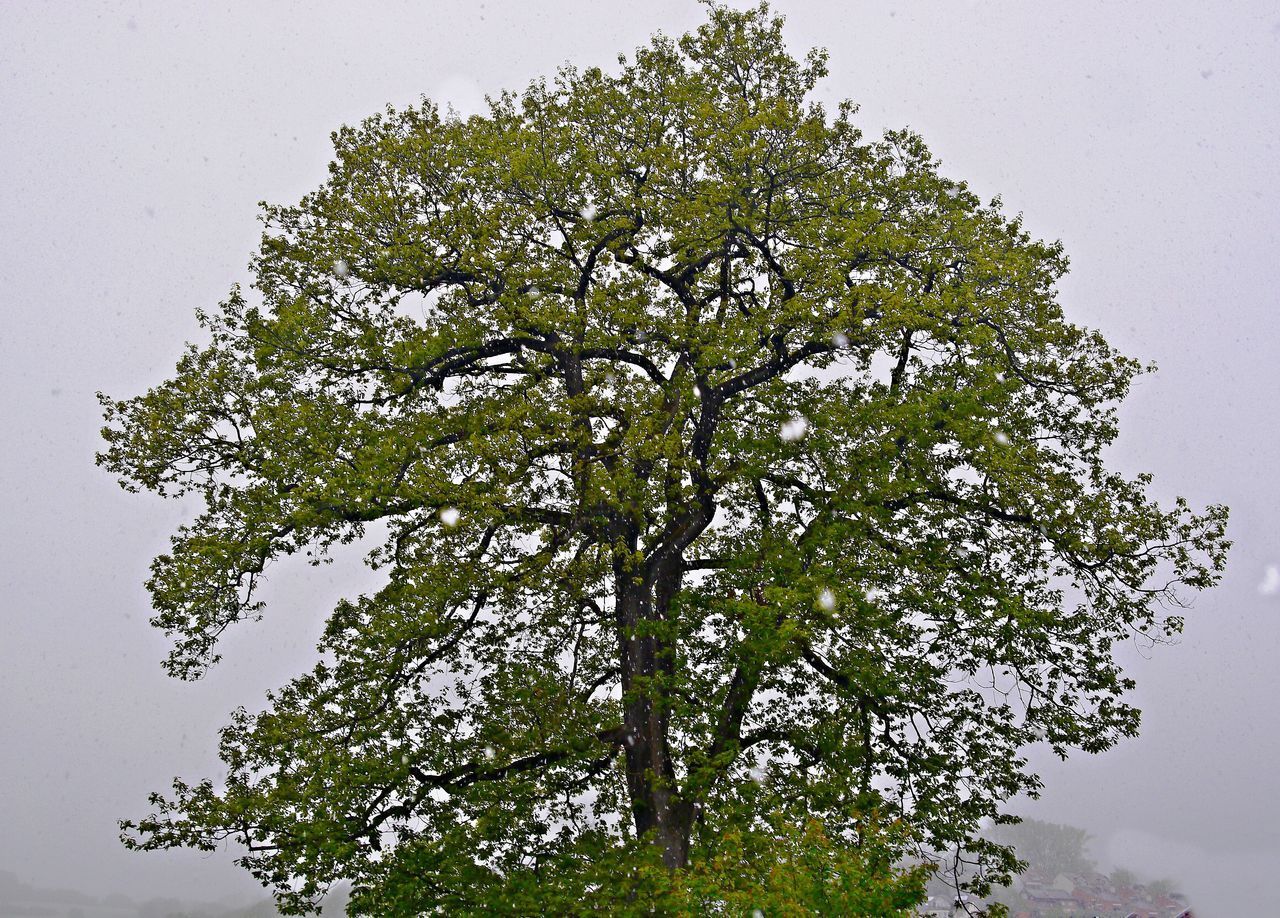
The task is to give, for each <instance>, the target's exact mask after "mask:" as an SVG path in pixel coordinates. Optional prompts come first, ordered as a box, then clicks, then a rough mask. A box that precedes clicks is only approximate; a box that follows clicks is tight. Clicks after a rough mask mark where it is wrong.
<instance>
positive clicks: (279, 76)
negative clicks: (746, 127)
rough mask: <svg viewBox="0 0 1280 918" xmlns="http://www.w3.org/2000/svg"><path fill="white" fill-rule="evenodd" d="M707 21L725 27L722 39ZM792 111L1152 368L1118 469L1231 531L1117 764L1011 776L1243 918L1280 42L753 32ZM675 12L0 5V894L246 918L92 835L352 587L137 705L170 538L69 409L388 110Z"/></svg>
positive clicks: (1099, 12) (1047, 808) (1275, 617)
mask: <svg viewBox="0 0 1280 918" xmlns="http://www.w3.org/2000/svg"><path fill="white" fill-rule="evenodd" d="M734 5H740V4H737V3H735V4H734ZM774 6H775V9H777V10H779V11H780V12H783V13H784V14H785V15H786V16H787V20H788V28H787V38H788V41H789V43H790V47H791V50H792V52H793V53H795V54H797V55H799V54H802V53H803V52H804V51H805V50H807V49H808V48H810V47H812V46H815V45H822V46H825V47H827V48H828V49H829V50H830V54H831V75H830V76H829V77H828V78H827V80H826V81H825V82H824V84H823V86H822V92H821V95H822V97H823V98H824V99H827V100H829V101H835V100H837V99H840V98H845V97H848V98H852V99H853V100H855V101H857V102H858V103H860V104H861V106H862V107H861V112H860V116H859V121H860V124H861V125H862V127H863V128H864V130H865V131H866V133H867V134H869V135H878V134H879V133H880V131H881V130H883V129H884V128H892V127H902V126H910V127H912V128H914V129H916V130H917V131H919V132H920V133H921V134H922V135H923V136H924V138H925V140H926V141H927V142H928V144H929V145H930V147H931V149H932V150H933V151H934V153H935V154H936V155H937V156H939V157H940V158H941V160H942V161H943V171H944V172H945V173H946V174H947V175H949V176H951V177H954V178H959V179H964V180H967V181H969V182H970V184H971V186H972V187H973V189H974V190H975V191H976V192H978V193H979V194H980V195H982V196H983V197H984V198H989V197H991V196H994V195H996V194H999V195H1001V196H1002V197H1003V200H1004V202H1005V204H1006V207H1007V209H1008V210H1009V211H1010V212H1022V213H1023V214H1024V215H1025V219H1026V223H1027V226H1028V228H1029V229H1030V230H1031V231H1032V232H1033V233H1035V234H1037V235H1039V236H1041V237H1047V238H1050V239H1055V238H1060V239H1062V240H1063V242H1064V244H1065V246H1066V250H1067V252H1068V253H1069V255H1070V256H1071V259H1072V271H1071V274H1070V275H1069V277H1068V278H1067V279H1066V281H1065V283H1064V284H1063V285H1062V297H1061V300H1062V303H1063V305H1064V308H1065V310H1066V312H1067V315H1068V316H1069V317H1070V318H1072V319H1073V320H1074V321H1076V322H1079V323H1082V324H1086V325H1090V326H1094V327H1097V328H1100V329H1101V330H1102V331H1103V332H1104V333H1105V334H1106V335H1107V337H1108V339H1109V340H1110V341H1111V342H1112V343H1113V344H1114V345H1116V346H1117V347H1119V348H1120V349H1121V350H1122V351H1124V352H1125V353H1128V354H1131V355H1133V356H1136V357H1139V358H1141V359H1143V360H1154V361H1156V362H1157V363H1158V364H1159V367H1160V371H1159V372H1158V373H1157V374H1155V375H1151V376H1147V377H1144V378H1143V379H1142V380H1141V381H1140V382H1139V384H1138V385H1137V387H1136V389H1135V391H1134V393H1133V395H1132V397H1131V398H1130V400H1129V401H1128V402H1127V403H1126V406H1125V408H1124V409H1123V411H1122V429H1121V438H1120V442H1119V444H1118V446H1117V448H1116V449H1114V450H1113V451H1112V453H1111V463H1112V465H1113V467H1115V468H1116V469H1118V470H1120V471H1123V472H1126V473H1129V474H1132V473H1135V472H1138V471H1144V470H1146V471H1151V472H1153V473H1155V475H1156V483H1155V493H1156V494H1157V495H1158V496H1160V497H1161V498H1162V499H1163V500H1166V501H1167V500H1169V499H1170V498H1172V496H1173V495H1175V494H1183V495H1185V496H1186V497H1187V498H1188V499H1190V500H1191V502H1192V504H1193V505H1196V506H1203V505H1204V504H1206V503H1210V502H1224V503H1227V504H1229V505H1230V506H1231V508H1232V524H1231V528H1230V536H1231V537H1232V538H1233V539H1234V540H1235V543H1236V544H1235V548H1234V549H1233V552H1232V555H1231V559H1230V563H1229V567H1228V573H1227V577H1226V578H1225V580H1224V583H1223V585H1222V586H1221V587H1220V588H1218V589H1217V590H1214V591H1212V592H1210V593H1207V594H1204V595H1202V596H1200V597H1199V598H1198V599H1197V601H1196V603H1195V605H1194V607H1193V608H1192V609H1191V610H1190V611H1189V612H1188V614H1187V626H1186V631H1185V634H1184V635H1183V638H1182V640H1181V642H1180V643H1179V644H1178V645H1176V646H1168V647H1156V648H1154V649H1152V650H1150V651H1147V650H1145V649H1143V648H1139V647H1131V648H1126V649H1125V650H1124V651H1123V654H1124V658H1125V660H1126V661H1127V663H1128V666H1129V669H1130V672H1131V673H1132V674H1133V675H1134V676H1135V678H1137V680H1138V682H1139V689H1138V691H1137V693H1136V695H1135V698H1136V701H1137V703H1138V705H1139V706H1140V707H1142V708H1143V709H1144V711H1145V716H1144V722H1143V731H1142V736H1141V737H1140V738H1139V739H1136V740H1133V741H1129V742H1127V743H1125V744H1123V745H1121V746H1120V747H1118V748H1116V749H1115V750H1113V751H1110V752H1108V753H1105V754H1103V755H1100V756H1088V755H1085V754H1083V753H1081V754H1079V755H1077V756H1075V757H1073V758H1071V759H1070V760H1068V761H1067V762H1065V763H1061V762H1057V761H1056V760H1052V759H1048V758H1039V759H1037V761H1036V764H1037V765H1038V766H1039V767H1041V768H1042V774H1043V776H1044V779H1045V784H1046V789H1045V791H1044V795H1043V799H1042V800H1040V801H1038V802H1034V803H1032V802H1025V803H1023V804H1021V805H1020V809H1021V811H1022V812H1025V813H1027V814H1028V815H1033V816H1036V817H1038V818H1041V819H1047V820H1053V821H1058V822H1065V823H1071V824H1073V825H1077V826H1080V827H1082V828H1086V829H1088V830H1089V831H1090V832H1091V833H1093V835H1094V836H1095V838H1096V839H1097V842H1098V846H1099V851H1100V852H1101V853H1102V854H1103V855H1104V856H1105V857H1106V858H1108V859H1109V860H1111V861H1112V862H1114V863H1116V864H1119V865H1123V866H1126V867H1128V868H1130V869H1132V870H1134V871H1136V872H1138V873H1140V874H1145V875H1147V876H1150V877H1156V876H1167V877H1170V878H1173V879H1174V880H1175V881H1176V882H1177V884H1178V885H1179V886H1180V887H1181V888H1182V889H1183V890H1184V891H1185V892H1186V893H1187V894H1188V895H1189V896H1190V898H1191V901H1192V902H1193V903H1194V904H1195V906H1196V912H1197V914H1198V915H1208V916H1211V918H1212V916H1215V915H1217V916H1231V915H1245V914H1262V913H1265V912H1266V911H1267V910H1268V906H1267V905H1264V903H1270V904H1271V906H1274V903H1275V902H1276V901H1277V893H1276V892H1273V891H1272V885H1271V884H1273V883H1274V882H1275V881H1274V879H1273V878H1274V877H1275V876H1277V869H1278V868H1280V768H1277V767H1276V762H1277V761H1278V760H1280V737H1278V735H1277V730H1276V725H1277V717H1276V708H1275V696H1276V694H1277V688H1278V687H1280V676H1278V675H1277V673H1276V666H1275V662H1274V660H1275V652H1276V648H1277V647H1278V646H1280V576H1277V574H1276V573H1275V571H1274V569H1270V568H1271V566H1272V565H1280V533H1278V532H1277V525H1276V524H1277V520H1280V476H1277V470H1280V429H1278V427H1277V421H1276V416H1277V415H1276V405H1277V395H1278V394H1280V321H1278V320H1277V316H1278V315H1280V313H1278V308H1280V303H1277V293H1276V289H1277V287H1276V283H1275V281H1274V278H1273V274H1272V272H1273V270H1274V269H1275V264H1276V261H1277V256H1278V254H1280V238H1278V236H1280V234H1278V232H1277V230H1278V228H1280V192H1278V191H1277V189H1278V188H1280V174H1278V173H1280V156H1278V155H1277V153H1278V151H1277V146H1276V145H1277V142H1278V141H1280V106H1278V105H1277V104H1276V100H1277V97H1278V95H1280V93H1278V90H1280V79H1278V78H1280V10H1278V9H1277V7H1276V6H1275V4H1273V3H1263V2H1239V0H1224V2H1221V3H1216V4H1201V3H1191V2H1187V0H1182V2H1177V3H1170V2H1155V0H1144V2H1130V3H1125V4H1116V3H1100V2H1073V3H1065V2H1064V3H1060V4H1058V5H1056V6H1050V5H1047V4H1039V3H1028V2H1021V3H1018V2H955V0H946V2H943V0H938V2H911V3H901V4H891V3H849V2H835V0H823V2H816V0H815V2H800V0H790V2H777V3H775V4H774ZM703 18H704V14H703V10H702V8H701V7H700V6H699V5H698V4H697V3H695V2H693V0H679V2H674V0H655V2H649V3H646V4H616V5H615V4H600V3H599V2H586V0H583V2H578V0H574V2H570V0H553V2H545V3H539V4H527V3H517V2H514V0H487V2H484V3H472V2H456V0H447V2H446V0H430V2H428V0H421V2H362V3H347V4H343V3H336V2H335V3H297V4H289V3H284V2H275V3H270V4H247V3H242V4H235V5H233V6H231V7H230V8H227V7H225V6H224V5H221V4H205V3H200V4H197V3H181V2H166V3H160V2H136V3H90V2H63V3H59V4H50V3H44V2H39V3H37V2H21V0H6V2H4V3H3V4H0V114H2V115H3V121H2V124H3V130H0V166H2V167H3V186H2V187H0V241H2V242H3V246H2V248H0V270H3V273H4V283H3V285H2V286H0V317H2V318H3V323H0V374H2V380H0V381H2V383H3V386H2V389H0V392H2V393H3V400H2V401H0V411H2V412H3V414H2V415H0V422H2V423H3V430H5V431H6V433H5V435H4V437H3V439H2V440H0V470H2V473H3V483H4V487H3V489H0V508H2V510H0V513H2V516H0V519H3V522H4V526H3V531H2V532H0V540H2V541H0V577H2V579H3V592H2V593H0V595H2V596H3V606H2V607H0V608H2V611H3V625H4V629H3V636H2V637H0V704H2V705H3V707H2V708H0V711H2V715H0V717H2V719H0V729H2V732H0V788H3V791H0V869H2V870H6V871H9V872H11V873H12V874H13V875H14V876H16V877H17V878H19V879H20V880H21V881H22V882H25V883H29V884H34V885H41V886H62V887H74V888H75V889H78V890H82V891H85V892H89V893H92V894H93V895H95V896H99V895H106V894H109V893H123V894H128V895H130V896H133V897H135V898H146V897H150V896H182V897H186V898H190V899H195V900H200V899H218V898H222V897H227V896H230V897H231V898H232V899H233V900H235V901H243V902H245V903H247V902H250V901H251V900H253V899H254V898H255V897H258V898H260V897H261V894H262V891H261V889H260V888H259V887H257V885H256V884H255V883H254V882H253V881H252V880H251V879H250V878H249V877H248V876H247V874H244V873H243V872H242V871H240V870H239V869H238V868H236V867H235V866H234V865H233V864H232V859H233V857H234V856H235V851H234V849H231V848H229V849H228V850H226V851H220V852H217V853H214V854H208V855H198V854H193V853H173V854H168V853H166V854H135V853H130V852H127V851H125V850H124V849H123V848H122V846H121V845H120V844H119V842H118V841H117V839H116V835H117V830H116V827H115V821H116V820H117V819H120V818H122V817H126V816H134V817H136V816H138V815H141V814H143V813H145V812H146V795H147V793H148V792H150V791H152V790H160V789H163V788H165V787H167V785H168V782H169V780H170V779H171V778H172V777H173V776H174V775H183V776H185V777H187V778H193V779H194V778H200V777H203V776H206V775H208V776H217V775H218V774H219V773H220V772H219V769H218V763H217V759H216V755H215V742H216V735H217V729H218V728H219V727H220V726H222V724H223V723H224V722H225V720H226V717H227V714H228V712H230V711H231V710H232V709H233V708H235V707H236V706H238V705H241V704H243V705H245V706H247V707H250V708H254V707H256V706H258V705H260V704H261V702H262V697H263V692H264V691H265V690H266V689H267V688H269V687H272V686H276V685H279V684H281V683H282V682H283V681H284V680H285V679H286V678H287V677H288V676H290V675H292V674H294V673H295V672H298V671H300V670H302V669H303V668H304V667H306V666H308V665H309V662H310V655H311V649H312V647H313V644H314V641H315V638H316V636H317V635H318V633H319V630H320V627H321V623H322V620H323V616H324V614H325V612H326V611H327V610H328V608H329V607H330V606H331V604H332V602H333V600H334V599H335V598H336V597H337V596H339V595H342V594H344V593H353V592H355V591H356V590H358V589H360V588H361V586H363V585H364V583H365V582H366V581H364V580H363V579H362V572H361V571H360V569H359V568H358V566H355V565H352V564H347V565H342V564H339V565H335V566H333V567H331V568H322V569H320V570H319V571H316V570H313V569H311V568H307V567H305V566H299V567H297V568H293V567H289V566H288V565H282V566H281V567H280V568H279V571H278V574H279V575H278V576H276V577H275V579H274V581H273V584H272V587H271V589H270V591H269V593H268V595H267V599H268V602H269V606H268V609H267V616H266V618H265V620H264V621H263V622H262V623H260V624H258V625H244V626H241V627H240V628H238V629H237V630H236V631H235V632H234V633H233V634H231V635H230V637H229V638H228V639H227V641H226V643H225V649H224V656H225V660H224V662H223V663H222V664H221V665H220V666H219V667H217V668H215V669H214V671H213V672H212V673H211V674H210V675H209V676H208V677H207V678H206V679H204V680H203V681H200V682H197V683H194V684H185V683H180V682H177V681H174V680H171V679H168V678H167V677H165V676H164V675H163V673H162V672H161V669H160V660H161V659H162V657H163V656H164V654H165V652H166V644H165V641H164V639H163V637H162V636H161V635H160V634H158V633H155V632H154V631H153V629H151V628H150V627H149V626H148V625H147V618H148V614H149V610H148V601H147V596H146V593H145V591H144V590H143V588H142V583H143V581H144V579H145V578H146V575H147V565H148V563H149V562H150V559H151V558H152V556H154V555H155V554H157V553H158V552H159V551H161V550H163V549H164V548H165V547H166V544H167V543H166V538H167V535H168V533H169V532H170V531H171V530H172V529H173V528H174V527H175V526H176V525H177V523H178V522H179V521H181V520H182V519H185V518H188V517H189V515H190V514H191V511H192V508H191V507H190V506H185V505H182V504H178V503H167V502H163V501H161V500H159V499H156V498H153V497H134V496H130V495H126V494H124V493H123V492H121V491H120V490H119V488H118V487H117V486H116V484H115V483H114V481H112V480H111V478H110V477H109V476H108V475H106V474H105V473H103V472H101V471H99V470H97V469H96V468H95V467H94V465H93V453H94V452H95V450H96V449H97V448H98V445H99V439H98V433H97V431H98V428H99V427H100V418H99V411H98V407H97V404H96V402H95V400H94V396H93V393H94V391H95V390H98V389H101V390H104V391H106V392H109V393H111V394H114V395H129V394H135V393H138V392H141V391H142V390H143V389H145V388H146V387H148V386H150V385H153V384H155V383H158V382H160V381H161V380H162V379H164V378H165V377H166V376H167V375H168V374H169V372H170V371H171V369H172V367H173V364H174V362H175V360H176V359H177V357H178V355H179V353H180V350H181V347H182V344H183V342H184V341H185V340H188V339H191V338H193V337H195V336H196V335H197V333H198V330H197V327H196V323H195V319H194V316H193V312H194V310H195V309H196V308H198V307H205V308H211V307H213V306H215V305H216V303H217V302H218V300H219V299H221V298H222V297H223V296H225V294H226V292H227V290H228V289H229V287H230V285H231V284H232V283H233V282H236V281H240V282H243V283H247V282H248V280H249V277H248V274H247V270H246V264H247V262H248V258H249V255H250V253H251V251H252V250H253V248H254V247H255V245H256V242H257V238H258V233H259V225H258V223H257V219H256V218H257V206H256V202H258V201H260V200H264V199H265V200H269V201H274V202H291V201H294V200H296V199H297V198H299V197H300V196H301V195H302V194H304V193H305V192H307V191H309V190H311V189H312V188H313V187H315V186H316V185H318V184H319V183H320V181H321V180H322V179H323V177H324V175H325V166H326V163H327V161H328V154H329V143H328V135H329V132H330V131H331V130H333V129H334V128H336V127H338V126H339V125H342V124H344V123H352V122H354V121H356V120H358V119H360V118H361V117H363V116H365V115H368V114H370V113H373V112H375V111H377V110H379V109H381V108H383V107H384V106H385V105H386V104H388V103H394V104H397V105H407V104H411V103H414V102H415V101H416V100H417V99H418V97H419V96H420V95H422V94H426V95H428V96H430V97H431V98H433V99H436V100H439V101H451V102H452V103H453V104H454V105H455V106H456V107H457V108H458V109H460V110H462V111H464V112H465V111H473V110H476V109H477V108H478V107H479V106H480V105H481V104H482V99H483V94H484V93H486V92H496V91H498V90H500V89H502V88H517V89H518V88H522V87H523V86H524V85H525V84H526V83H527V82H528V80H530V79H531V78H533V77H536V76H539V75H544V74H545V75H550V74H552V73H553V72H554V70H555V68H556V67H557V66H559V65H560V64H561V63H563V62H565V61H571V62H573V63H575V64H578V65H581V66H587V65H600V66H604V67H606V68H607V67H610V66H613V65H614V61H615V58H616V54H617V53H618V52H620V51H627V52H630V51H631V50H632V49H633V48H634V47H635V46H637V45H639V44H642V43H644V42H646V41H647V39H648V37H649V35H650V34H651V33H653V32H654V31H657V30H662V31H665V32H667V33H668V34H672V35H676V34H680V33H682V32H684V31H686V30H688V29H691V28H693V27H695V26H696V25H697V24H698V23H700V22H701V21H702V20H703Z"/></svg>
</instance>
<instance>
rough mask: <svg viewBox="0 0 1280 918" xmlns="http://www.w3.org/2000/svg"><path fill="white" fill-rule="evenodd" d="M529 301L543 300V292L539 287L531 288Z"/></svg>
mask: <svg viewBox="0 0 1280 918" xmlns="http://www.w3.org/2000/svg"><path fill="white" fill-rule="evenodd" d="M529 299H531V300H539V299H542V291H541V290H539V289H538V288H537V287H530V288H529Z"/></svg>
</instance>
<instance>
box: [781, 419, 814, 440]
mask: <svg viewBox="0 0 1280 918" xmlns="http://www.w3.org/2000/svg"><path fill="white" fill-rule="evenodd" d="M778 432H779V433H780V434H781V435H782V439H783V440H786V441H787V442H788V443H791V442H794V441H795V440H799V439H801V438H802V437H803V436H804V435H805V434H806V433H808V432H809V419H808V418H806V417H805V416H804V415H802V414H797V415H795V416H793V417H791V418H788V419H787V420H785V421H783V422H782V427H781V428H780V429H779V431H778Z"/></svg>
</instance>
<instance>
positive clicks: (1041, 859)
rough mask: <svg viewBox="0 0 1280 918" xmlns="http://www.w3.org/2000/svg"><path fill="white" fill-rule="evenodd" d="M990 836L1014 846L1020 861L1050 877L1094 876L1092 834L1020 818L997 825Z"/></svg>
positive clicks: (1070, 827)
mask: <svg viewBox="0 0 1280 918" xmlns="http://www.w3.org/2000/svg"><path fill="white" fill-rule="evenodd" d="M990 834H991V836H992V838H993V839H995V840H996V841H998V842H1000V843H1002V844H1006V845H1009V846H1010V847H1012V848H1013V849H1014V851H1015V852H1017V854H1018V856H1019V858H1021V859H1022V860H1024V861H1026V862H1027V863H1029V864H1030V865H1031V866H1033V867H1036V868H1038V869H1040V870H1043V871H1045V872H1047V873H1048V874H1050V875H1051V876H1052V875H1055V874H1059V873H1067V874H1072V873H1091V872H1093V870H1094V869H1095V868H1096V866H1097V865H1096V864H1095V863H1094V862H1093V859H1092V858H1091V857H1089V853H1088V847H1089V833H1088V832H1086V831H1085V830H1084V829H1077V828H1076V827H1075V826H1064V825H1058V824H1057V823H1053V822H1042V821H1041V820H1039V819H1020V820H1019V821H1018V822H1017V823H1015V824H1013V825H1001V826H996V827H995V829H994V831H993V832H991V833H990Z"/></svg>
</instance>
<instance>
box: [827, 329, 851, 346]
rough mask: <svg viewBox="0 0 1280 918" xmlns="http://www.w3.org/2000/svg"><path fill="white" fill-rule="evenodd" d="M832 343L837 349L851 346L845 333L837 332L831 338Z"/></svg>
mask: <svg viewBox="0 0 1280 918" xmlns="http://www.w3.org/2000/svg"><path fill="white" fill-rule="evenodd" d="M831 343H832V344H834V345H835V346H836V347H839V348H845V347H848V346H849V336H848V335H846V334H845V333H844V332H836V333H835V334H834V335H832V336H831Z"/></svg>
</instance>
